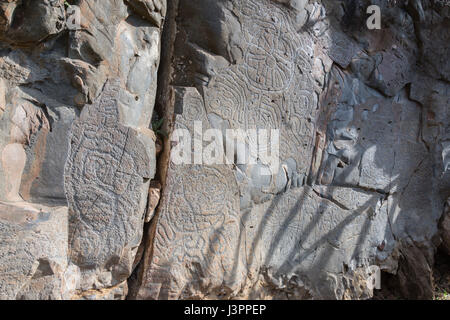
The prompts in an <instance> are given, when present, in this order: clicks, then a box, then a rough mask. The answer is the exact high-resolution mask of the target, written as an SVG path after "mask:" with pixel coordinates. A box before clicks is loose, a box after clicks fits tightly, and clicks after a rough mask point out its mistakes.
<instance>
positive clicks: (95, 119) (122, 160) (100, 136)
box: [65, 80, 155, 290]
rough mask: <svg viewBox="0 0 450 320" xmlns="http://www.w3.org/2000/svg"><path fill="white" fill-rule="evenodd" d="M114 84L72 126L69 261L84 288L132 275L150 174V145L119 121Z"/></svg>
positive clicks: (152, 166) (68, 176)
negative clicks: (77, 267) (81, 275)
mask: <svg viewBox="0 0 450 320" xmlns="http://www.w3.org/2000/svg"><path fill="white" fill-rule="evenodd" d="M118 82H119V81H118V80H111V81H109V82H108V83H107V84H106V85H105V87H104V89H103V91H102V94H101V95H100V97H99V98H98V99H97V101H96V102H95V103H94V104H93V105H88V106H86V107H85V108H84V109H83V111H82V113H81V115H80V118H79V119H77V120H76V121H75V122H74V124H73V127H72V133H71V140H70V150H69V156H68V159H67V163H66V169H65V189H66V195H67V199H68V203H69V215H70V224H69V230H70V231H69V248H70V261H71V262H72V263H73V264H75V265H77V266H79V267H80V268H81V270H82V273H83V272H85V273H86V274H88V275H83V276H84V277H83V278H82V283H81V286H82V289H86V290H87V288H89V287H90V286H92V285H94V283H95V286H96V287H97V288H98V287H100V286H113V285H116V284H117V283H119V282H122V281H124V280H125V279H126V278H127V277H128V275H130V274H131V271H132V270H131V267H132V264H133V259H134V255H135V253H136V250H137V247H138V246H139V243H140V241H141V237H142V230H143V223H144V218H145V208H146V200H147V193H148V188H149V181H150V179H151V178H152V177H153V176H154V173H155V155H154V154H155V149H154V148H155V146H154V141H153V140H152V139H151V137H149V136H147V135H145V133H143V132H139V131H137V130H134V129H131V128H129V127H125V126H123V125H121V124H120V123H119V120H118V119H119V116H118V113H119V111H118V99H119V95H120V86H119V85H118ZM97 275H98V276H99V279H97V278H96V276H97ZM97 281H99V283H97Z"/></svg>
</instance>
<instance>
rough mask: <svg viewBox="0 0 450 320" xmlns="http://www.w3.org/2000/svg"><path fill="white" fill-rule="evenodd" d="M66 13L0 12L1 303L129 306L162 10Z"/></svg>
mask: <svg viewBox="0 0 450 320" xmlns="http://www.w3.org/2000/svg"><path fill="white" fill-rule="evenodd" d="M71 3H72V4H68V3H67V2H65V1H38V2H34V1H3V2H2V4H1V10H2V17H3V22H2V31H1V36H0V38H1V39H2V40H3V42H2V46H3V47H2V49H1V50H2V55H1V58H0V59H1V61H0V65H1V66H0V70H1V71H0V74H1V109H0V110H1V120H0V124H1V138H0V154H1V164H0V176H1V179H0V190H1V191H0V201H2V210H1V211H0V220H1V221H2V225H4V227H2V232H1V236H2V237H6V238H5V241H2V242H1V245H0V246H1V249H0V252H1V256H2V259H5V264H3V263H2V268H4V269H5V272H6V271H8V272H6V273H5V279H3V272H2V277H1V280H0V288H1V289H0V294H1V296H2V298H8V299H15V298H16V299H18V298H46V299H61V298H64V299H71V298H89V299H103V298H104V299H112V298H116V299H118V298H119V299H120V298H121V299H123V298H125V296H126V294H127V279H128V277H129V276H130V275H131V273H132V270H133V267H134V266H135V261H134V259H135V255H136V252H137V249H138V247H139V244H140V242H141V238H142V232H143V230H144V228H143V225H144V218H145V213H146V212H145V209H146V204H147V196H148V188H149V185H150V180H151V179H152V178H153V177H154V174H155V169H156V162H155V135H154V133H153V132H152V131H151V129H149V127H150V123H151V118H152V114H153V107H154V103H155V96H156V87H157V70H158V65H159V56H160V38H161V29H162V28H161V23H162V21H163V20H164V15H165V2H163V1H130V3H125V2H124V1H84V0H82V1H76V2H75V1H73V2H71ZM136 6H137V7H136ZM41 207H45V208H46V209H42V210H41V209H40V208H41ZM39 210H40V211H39ZM41 215H44V216H45V219H43V218H41ZM21 217H22V218H21ZM27 219H31V220H30V222H27V221H28V220H27ZM52 225H53V228H52ZM35 229H36V230H43V231H42V232H41V235H35V233H38V234H39V231H34V230H35ZM25 230H30V231H32V233H31V232H29V231H28V232H27V231H25ZM44 232H45V233H44ZM25 234H26V236H24V235H25ZM14 239H16V240H17V239H20V242H14V241H16V240H14ZM30 242H33V246H35V247H36V248H35V249H28V248H27V246H29V243H30ZM21 243H23V244H21ZM31 247H32V246H31ZM2 261H3V260H2ZM41 265H42V267H41ZM42 268H44V269H45V270H44V269H43V270H44V271H40V270H41V269H42ZM53 274H54V276H53V278H52V277H51V275H53ZM6 275H7V276H6ZM67 277H68V278H70V279H71V280H70V285H66V284H65V283H66V282H63V280H64V279H66V278H67ZM41 278H42V279H41ZM50 278H51V279H54V280H52V281H49V279H50ZM11 279H15V280H11ZM35 279H37V280H35ZM64 281H66V280H64ZM12 283H13V286H12V287H10V285H12ZM50 283H51V285H50ZM53 283H54V284H53ZM4 284H5V285H4ZM6 284H8V285H6ZM21 288H22V289H21ZM25 288H26V289H25ZM19 289H21V290H19Z"/></svg>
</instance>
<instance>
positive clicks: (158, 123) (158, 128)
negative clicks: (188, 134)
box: [152, 118, 167, 138]
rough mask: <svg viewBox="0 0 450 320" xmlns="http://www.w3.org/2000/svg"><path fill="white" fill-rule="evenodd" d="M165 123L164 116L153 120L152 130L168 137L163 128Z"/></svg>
mask: <svg viewBox="0 0 450 320" xmlns="http://www.w3.org/2000/svg"><path fill="white" fill-rule="evenodd" d="M163 123H164V118H161V119H159V120H155V121H153V122H152V130H153V132H154V133H155V134H156V135H160V136H163V137H166V138H167V134H166V133H165V132H164V131H162V130H161V127H162V125H163Z"/></svg>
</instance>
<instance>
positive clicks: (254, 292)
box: [131, 0, 449, 299]
mask: <svg viewBox="0 0 450 320" xmlns="http://www.w3.org/2000/svg"><path fill="white" fill-rule="evenodd" d="M377 3H378V4H379V5H381V7H382V12H383V22H384V23H383V30H380V31H378V30H374V31H371V30H368V29H367V28H366V25H365V22H366V18H365V16H366V15H365V9H366V8H367V6H369V5H370V4H371V3H370V2H369V1H357V2H356V4H355V3H353V4H352V2H351V1H347V2H345V1H342V2H341V1H329V2H327V1H324V2H323V3H322V4H321V3H319V2H316V1H309V2H308V1H265V0H249V1H232V0H230V1H208V0H201V1H195V2H193V1H187V0H179V1H175V2H174V3H172V6H171V9H170V10H171V11H173V13H172V15H173V17H172V18H171V16H170V15H169V16H168V22H167V23H166V24H167V25H168V29H169V30H171V32H172V34H173V35H172V37H173V38H172V39H173V42H174V46H173V48H172V49H171V52H170V54H171V55H172V58H171V60H170V61H168V62H167V64H168V65H170V68H169V69H170V70H171V74H170V75H165V76H166V77H169V78H170V79H172V83H171V86H168V87H167V88H164V89H165V90H166V91H165V93H164V94H165V96H164V94H163V97H162V99H163V100H162V101H165V102H166V103H167V104H168V105H169V107H168V110H166V112H167V114H168V115H170V114H171V112H172V113H174V123H173V128H174V129H177V128H184V129H187V130H188V131H189V132H190V133H191V136H192V137H194V136H195V134H196V128H195V127H194V120H197V121H201V123H202V128H203V130H206V129H208V128H214V129H218V130H219V131H221V132H225V129H242V130H248V129H264V128H266V129H268V128H270V129H278V130H279V134H280V150H279V156H280V167H279V170H274V171H272V172H271V174H270V175H264V174H262V173H261V172H262V171H261V169H264V168H266V169H267V166H268V163H264V160H263V159H258V162H257V163H254V164H248V163H247V164H240V163H238V162H235V163H232V164H231V165H229V166H225V165H222V166H221V169H220V170H219V168H216V167H214V166H208V165H205V164H203V166H199V165H195V164H193V165H179V164H176V163H175V162H174V160H173V157H171V160H170V161H169V164H168V167H167V180H166V182H165V188H164V191H163V194H162V198H161V202H160V205H159V211H158V214H157V218H156V219H154V221H153V226H152V228H150V231H149V237H148V239H149V240H148V245H147V254H146V255H145V256H144V259H143V262H142V264H141V266H140V270H139V272H140V277H139V279H138V280H137V282H139V286H138V288H137V289H135V290H134V293H132V294H131V296H132V297H135V298H138V299H147V298H151V299H168V298H169V299H179V298H182V299H184V298H231V297H238V298H283V299H284V298H288V299H302V298H315V299H330V298H331V299H355V298H357V299H359V298H370V297H371V296H372V295H373V289H374V283H373V280H376V277H377V276H378V275H379V272H380V270H381V271H384V272H389V273H393V274H397V276H398V278H399V284H400V286H402V287H403V288H405V289H404V290H403V291H404V296H406V297H415V298H430V297H432V294H433V288H432V283H431V267H432V265H433V252H434V250H435V244H434V242H433V240H435V237H436V236H437V234H438V229H437V227H438V221H439V218H440V217H441V215H442V213H443V210H444V209H443V204H444V202H445V200H446V199H447V197H448V192H449V188H448V183H449V179H448V171H446V167H447V166H446V165H445V164H444V163H443V161H442V159H445V156H442V152H443V151H442V150H443V149H445V148H444V146H446V142H445V141H447V139H448V136H447V135H448V132H447V131H448V123H449V118H448V111H447V110H448V98H449V95H448V89H449V87H448V83H446V77H447V76H448V72H446V71H445V68H446V67H447V65H448V62H447V61H444V60H442V59H441V57H442V54H444V56H445V52H447V51H448V44H447V41H446V40H445V39H446V37H447V36H448V30H447V29H445V27H444V26H445V25H446V23H448V8H443V7H439V8H438V9H439V10H440V11H436V7H435V5H434V4H432V3H431V2H425V1H422V3H421V5H422V7H421V8H422V9H423V12H422V13H423V14H424V19H425V20H424V21H423V25H419V22H418V21H416V20H415V19H416V16H415V15H414V13H418V10H419V9H417V7H414V6H413V5H410V6H407V7H402V6H396V7H395V6H389V5H388V4H386V3H382V2H380V1H378V2H377ZM416 4H417V3H416ZM419 4H420V3H419ZM170 10H169V12H170ZM437 12H439V13H440V14H437ZM419 13H420V12H419ZM205 17H207V18H205ZM193 21H195V22H193ZM431 30H433V31H431ZM438 30H439V31H438ZM431 33H433V34H436V35H437V34H439V36H436V39H434V38H433V39H434V40H433V41H435V42H433V44H431V41H432V40H431V39H430V34H431ZM433 37H434V36H433ZM438 37H439V39H438ZM441 37H442V39H441ZM437 43H439V45H438V44H437ZM440 45H442V46H440ZM434 46H439V48H440V49H439V50H437V51H436V50H431V48H432V47H434ZM437 61H441V63H442V64H443V66H441V67H439V68H440V71H436V70H435V69H432V68H431V66H430V67H428V68H427V67H425V65H426V64H428V65H434V66H435V67H436V63H437ZM442 70H444V71H442ZM443 73H445V74H446V76H443ZM162 77H164V75H162ZM170 106H171V107H170ZM170 108H172V111H171V110H170ZM444 109H445V110H444ZM229 142H230V141H228V140H227V139H225V140H224V141H223V145H225V146H227V145H228V144H229ZM193 144H194V145H195V142H194V143H193ZM244 144H245V147H246V148H247V150H248V149H250V148H251V144H252V141H251V139H250V138H248V139H247V140H245V143H244ZM206 146H207V144H205V145H204V147H206ZM176 152H178V151H177V150H176V148H172V151H171V153H172V156H173V155H174V153H176ZM194 157H195V156H194ZM443 157H444V158H443ZM194 163H195V158H194ZM193 177H195V178H194V179H193ZM228 190H234V192H229V191H228ZM193 195H195V198H192V199H191V197H192V196H193ZM212 204H214V205H212ZM445 222H446V220H444V222H443V223H442V225H443V226H444V227H445ZM444 234H446V232H444ZM411 283H413V285H411Z"/></svg>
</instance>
